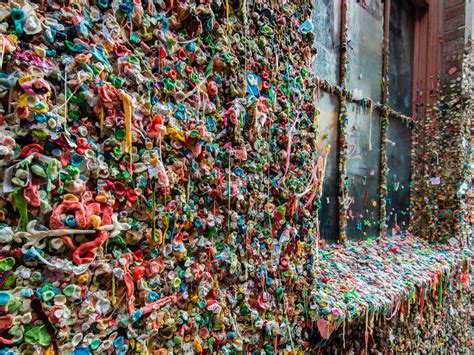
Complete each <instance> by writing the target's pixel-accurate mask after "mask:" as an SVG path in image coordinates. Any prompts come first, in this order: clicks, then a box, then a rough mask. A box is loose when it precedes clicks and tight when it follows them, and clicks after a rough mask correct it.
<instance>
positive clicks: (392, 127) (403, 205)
mask: <svg viewBox="0 0 474 355" xmlns="http://www.w3.org/2000/svg"><path fill="white" fill-rule="evenodd" d="M387 135H388V141H387V166H388V169H389V170H388V175H387V190H388V193H387V224H388V231H389V232H390V230H391V228H393V227H394V226H395V225H398V226H400V227H401V228H402V229H405V228H406V226H407V225H408V217H409V216H408V207H409V203H410V201H409V198H410V186H409V185H410V159H411V157H410V149H411V147H410V137H411V129H410V128H409V127H407V125H406V123H404V122H402V121H401V120H400V119H398V118H390V120H389V125H388V131H387Z"/></svg>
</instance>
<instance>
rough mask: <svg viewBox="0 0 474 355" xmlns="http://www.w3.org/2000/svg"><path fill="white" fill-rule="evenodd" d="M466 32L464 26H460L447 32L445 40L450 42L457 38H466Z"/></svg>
mask: <svg viewBox="0 0 474 355" xmlns="http://www.w3.org/2000/svg"><path fill="white" fill-rule="evenodd" d="M464 34H465V31H464V28H459V29H457V30H454V31H450V32H445V33H444V37H443V41H444V42H449V41H454V40H456V39H464Z"/></svg>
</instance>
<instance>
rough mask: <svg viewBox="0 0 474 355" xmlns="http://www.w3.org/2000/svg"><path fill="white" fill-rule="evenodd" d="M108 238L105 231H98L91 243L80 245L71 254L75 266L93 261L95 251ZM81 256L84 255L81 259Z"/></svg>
mask: <svg viewBox="0 0 474 355" xmlns="http://www.w3.org/2000/svg"><path fill="white" fill-rule="evenodd" d="M108 238H109V234H108V232H107V231H105V230H99V231H98V235H97V238H96V239H94V240H93V241H91V242H87V243H84V244H81V245H80V246H79V247H78V248H77V249H76V250H75V251H74V253H73V254H72V257H73V260H74V262H75V263H76V264H78V265H81V264H87V263H90V262H92V261H93V260H94V259H95V256H96V254H95V249H97V248H99V247H101V246H102V244H104V243H105V242H106V240H107V239H108ZM81 255H86V256H84V257H82V256H81Z"/></svg>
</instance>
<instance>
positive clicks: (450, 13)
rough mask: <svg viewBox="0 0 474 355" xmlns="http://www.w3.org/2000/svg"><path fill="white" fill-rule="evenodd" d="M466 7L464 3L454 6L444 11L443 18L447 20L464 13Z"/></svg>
mask: <svg viewBox="0 0 474 355" xmlns="http://www.w3.org/2000/svg"><path fill="white" fill-rule="evenodd" d="M465 11H466V7H465V6H464V4H461V5H457V6H454V7H452V8H450V9H448V10H446V11H445V12H444V19H445V20H449V19H452V18H454V17H457V16H461V15H464V13H465Z"/></svg>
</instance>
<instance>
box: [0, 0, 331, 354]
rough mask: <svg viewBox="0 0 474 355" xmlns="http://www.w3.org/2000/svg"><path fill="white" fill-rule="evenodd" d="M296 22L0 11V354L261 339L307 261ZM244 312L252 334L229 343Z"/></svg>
mask: <svg viewBox="0 0 474 355" xmlns="http://www.w3.org/2000/svg"><path fill="white" fill-rule="evenodd" d="M311 10H312V7H311V5H310V2H309V1H308V2H288V3H287V4H285V3H282V2H276V1H275V2H274V1H267V2H265V1H264V2H253V1H247V2H240V1H233V0H227V1H200V2H189V3H187V2H185V1H173V0H170V1H169V0H168V1H155V2H153V1H146V0H144V1H140V0H139V1H133V2H132V1H108V0H99V1H92V0H91V1H84V0H82V1H67V2H66V3H65V4H62V3H61V4H60V3H59V2H55V1H35V2H28V1H19V2H16V3H13V2H9V3H3V4H1V5H0V21H1V24H0V48H1V57H0V67H1V69H2V72H1V74H0V79H1V81H0V89H1V95H2V100H1V113H2V114H1V116H0V125H1V130H0V154H1V159H2V160H1V165H2V171H3V173H2V177H3V186H2V190H3V193H2V195H1V201H0V207H1V214H0V218H1V223H3V224H2V226H3V228H2V229H1V232H0V234H1V242H2V243H3V245H4V246H5V247H4V250H3V251H2V258H3V259H2V260H3V262H4V263H6V264H8V265H9V266H8V267H7V266H5V267H3V268H2V270H3V278H2V283H3V288H4V289H10V290H11V291H10V293H8V292H7V294H8V297H9V301H8V300H7V301H6V302H4V303H5V304H7V312H6V313H5V315H4V316H2V317H3V318H4V322H6V323H7V324H8V325H9V326H11V328H10V330H9V331H8V332H6V333H5V334H4V337H3V338H1V341H0V342H2V343H4V344H7V345H10V346H12V347H13V348H15V347H16V348H17V349H21V350H22V351H23V350H26V349H29V348H35V347H38V346H39V347H40V348H41V347H42V348H43V349H46V348H48V347H50V351H58V348H59V349H61V350H60V351H66V352H67V351H73V350H74V349H75V351H76V352H77V353H81V354H82V353H85V352H87V351H91V350H96V351H98V352H103V351H108V350H109V348H110V349H115V351H117V352H118V353H124V352H125V351H127V349H131V347H135V348H136V347H138V348H139V347H140V346H141V345H140V344H145V343H146V342H145V341H144V337H150V338H151V339H152V340H150V342H153V344H154V345H153V344H149V346H150V348H154V349H159V348H168V347H169V344H168V343H169V342H170V341H171V342H174V343H175V344H177V345H176V346H177V347H179V348H183V345H182V344H184V343H186V344H187V345H186V346H188V347H189V346H191V348H194V349H195V350H199V349H201V348H203V347H204V348H205V349H209V348H210V349H218V348H221V347H222V346H225V347H227V348H229V349H231V348H234V349H235V350H240V349H242V348H246V349H247V348H248V349H252V347H253V348H257V347H258V346H261V347H262V346H263V347H268V348H269V349H270V348H273V347H274V344H273V336H272V334H274V333H275V334H276V333H278V332H279V329H280V327H281V326H284V324H285V323H284V322H283V321H282V319H283V318H284V317H285V316H284V315H283V314H282V313H280V315H278V314H277V313H273V314H272V312H274V311H275V310H276V309H277V308H280V307H281V305H279V306H277V302H276V295H280V296H279V297H280V299H281V295H282V293H284V290H285V285H284V284H285V283H286V282H288V280H292V279H293V278H294V277H295V280H296V279H297V276H295V275H298V274H299V275H303V274H307V273H308V272H310V270H311V267H312V262H313V259H314V258H313V256H312V250H313V246H314V245H315V243H317V234H318V225H317V222H316V221H317V205H318V199H319V195H320V193H321V189H322V178H323V175H324V169H325V159H326V156H327V154H328V152H329V148H327V147H319V148H318V149H317V150H316V149H314V147H315V144H316V143H315V140H314V136H315V135H314V134H312V133H313V132H314V131H315V129H316V121H315V113H316V109H315V106H314V104H313V100H314V98H315V90H314V89H315V87H314V85H313V81H312V80H311V79H310V78H309V77H308V76H309V74H310V72H311V63H312V60H313V54H314V51H313V49H312V48H310V46H309V45H308V43H312V42H313V40H312V36H313V34H312V25H311V22H310V21H309V19H310V16H311ZM293 253H298V255H299V256H300V257H298V258H296V257H293V256H291V255H293ZM221 284H223V286H220V285H221ZM296 292H298V291H296ZM281 302H282V301H281ZM286 307H287V308H292V305H287V306H286ZM224 310H226V311H224ZM230 310H232V311H230ZM265 313H267V316H265ZM192 315H195V316H192ZM18 317H20V318H21V319H19V318H18ZM239 317H244V318H243V319H245V320H242V319H239ZM256 317H263V318H265V317H266V318H268V320H269V323H268V324H267V325H266V326H265V327H264V328H262V330H261V331H262V334H260V333H259V332H252V334H244V330H243V329H241V330H238V331H236V329H237V328H235V325H236V324H237V322H239V323H242V322H244V323H245V322H255V320H256ZM262 324H263V323H262ZM262 326H263V325H262ZM230 329H233V330H232V332H231V331H230ZM231 333H232V334H231ZM111 334H112V335H111ZM194 334H198V336H194ZM265 334H267V335H265ZM83 336H84V338H87V339H82V338H83ZM128 339H134V340H133V341H130V340H128ZM190 339H191V340H190ZM243 339H245V341H244V340H243ZM275 339H276V338H275ZM295 341H296V339H295ZM259 342H261V344H259ZM190 344H191V345H190ZM276 346H278V344H277V343H276ZM184 348H185V349H186V347H184Z"/></svg>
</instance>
